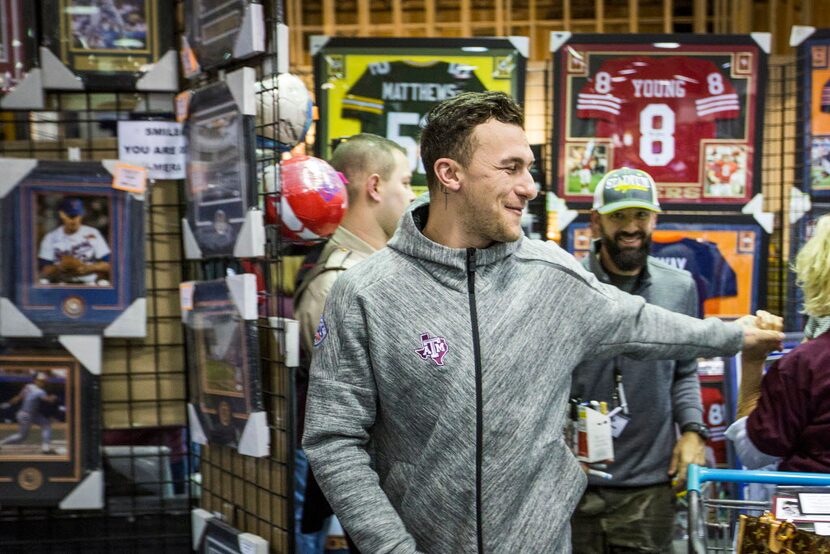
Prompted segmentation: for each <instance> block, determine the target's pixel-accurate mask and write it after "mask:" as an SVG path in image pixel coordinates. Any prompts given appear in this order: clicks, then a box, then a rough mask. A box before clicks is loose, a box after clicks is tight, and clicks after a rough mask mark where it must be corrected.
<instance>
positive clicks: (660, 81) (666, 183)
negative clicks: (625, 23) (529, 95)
mask: <svg viewBox="0 0 830 554" xmlns="http://www.w3.org/2000/svg"><path fill="white" fill-rule="evenodd" d="M760 35H762V36H763V37H766V39H768V38H769V35H766V34H763V33H762V34H760ZM756 39H757V40H760V42H761V44H760V45H759V43H758V42H756ZM767 43H768V40H767V41H766V42H765V41H764V40H762V38H761V37H759V36H758V35H755V34H754V35H753V36H752V37H750V36H720V35H719V36H718V37H717V38H716V39H713V37H712V36H709V35H706V36H704V35H571V34H570V33H552V34H551V49H552V51H553V62H554V105H553V128H554V134H553V148H552V158H553V167H554V176H555V185H554V190H555V191H556V192H557V195H558V196H559V197H561V198H563V199H565V200H566V201H567V202H568V204H569V205H570V204H572V205H574V206H580V205H581V206H584V207H587V206H588V205H589V204H590V202H591V200H592V195H593V191H594V187H595V186H596V184H597V182H598V181H599V179H600V178H601V177H602V175H603V174H604V173H606V172H607V171H609V170H611V169H617V168H620V167H632V168H636V169H641V170H643V171H646V172H647V173H649V174H650V175H651V176H652V177H653V178H654V180H655V181H656V182H657V185H658V187H659V194H660V202H661V203H663V204H664V205H668V206H670V207H672V208H680V207H697V208H700V207H701V205H705V206H706V208H707V209H733V210H734V209H735V207H736V206H739V205H743V204H746V203H747V202H748V201H749V200H750V199H751V198H752V197H753V196H754V195H755V194H756V193H758V192H760V182H761V179H760V177H761V175H760V169H761V152H760V147H761V130H762V122H763V113H764V112H763V104H764V96H763V92H764V89H765V86H766V84H765V83H766V63H767V54H766V50H767Z"/></svg>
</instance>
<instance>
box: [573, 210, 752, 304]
mask: <svg viewBox="0 0 830 554" xmlns="http://www.w3.org/2000/svg"><path fill="white" fill-rule="evenodd" d="M725 219H726V218H723V217H715V216H693V215H679V214H661V215H660V216H659V219H658V221H657V229H655V231H654V233H653V234H652V242H651V255H652V256H654V257H656V258H657V259H659V260H660V261H662V262H664V263H666V264H668V265H671V266H673V267H676V268H678V269H683V270H686V271H688V272H689V273H691V274H692V277H693V278H694V280H695V284H696V285H697V291H698V300H699V301H700V308H701V309H700V311H701V314H702V316H704V317H709V316H716V317H721V318H724V319H736V318H738V317H741V316H743V315H746V314H750V313H753V312H755V310H757V309H758V308H759V307H761V306H763V305H764V304H765V302H764V298H765V295H766V259H767V245H768V236H767V234H766V232H765V231H764V230H763V228H761V226H760V225H758V223H757V222H756V221H755V220H754V219H753V218H752V217H751V216H730V217H729V219H728V223H725V222H724V220H725ZM592 239H593V237H592V234H591V228H590V226H589V224H588V216H587V214H586V215H582V216H580V217H579V218H577V220H576V221H575V222H574V223H572V224H571V225H570V226H569V227H568V229H567V238H566V245H567V249H568V251H569V252H571V253H572V254H574V256H576V257H577V258H582V257H584V256H586V255H589V253H590V252H591V244H592Z"/></svg>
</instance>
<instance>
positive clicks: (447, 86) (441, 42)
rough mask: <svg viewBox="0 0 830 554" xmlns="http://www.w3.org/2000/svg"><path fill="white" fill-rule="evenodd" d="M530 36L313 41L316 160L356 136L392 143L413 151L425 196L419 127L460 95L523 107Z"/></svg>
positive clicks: (418, 184)
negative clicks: (492, 96)
mask: <svg viewBox="0 0 830 554" xmlns="http://www.w3.org/2000/svg"><path fill="white" fill-rule="evenodd" d="M527 51H528V39H527V37H506V38H464V39H461V38H458V39H451V38H446V39H434V38H377V37H372V38H348V37H327V36H314V37H312V38H311V52H312V55H313V57H314V84H315V89H316V99H317V105H318V106H319V109H320V120H319V121H318V122H317V140H316V143H315V144H316V145H317V153H316V155H317V156H319V157H321V158H324V159H329V157H330V156H331V153H332V150H333V148H334V145H336V144H337V143H338V142H339V141H340V140H341V139H344V138H348V137H350V136H352V135H355V134H357V133H361V132H364V133H374V134H376V135H381V136H384V137H386V138H389V139H391V140H393V141H395V142H397V143H398V144H400V145H401V146H402V147H404V148H405V149H406V151H407V156H408V158H409V164H410V169H411V170H412V173H413V174H412V184H413V186H414V187H422V188H421V189H420V190H422V191H425V190H426V175H425V173H424V170H423V167H422V165H421V164H422V162H421V161H420V154H419V149H418V136H419V132H420V125H421V122H422V120H423V117H424V116H425V115H426V113H427V112H428V111H429V110H430V109H431V108H432V107H433V106H435V105H436V104H438V103H439V102H440V101H442V100H445V99H447V98H450V97H452V96H455V95H457V94H459V93H461V92H480V91H484V90H498V91H502V92H505V93H507V94H510V95H511V96H512V97H513V98H514V99H515V100H516V101H517V102H518V103H519V104H522V103H523V102H524V88H525V68H526V65H527Z"/></svg>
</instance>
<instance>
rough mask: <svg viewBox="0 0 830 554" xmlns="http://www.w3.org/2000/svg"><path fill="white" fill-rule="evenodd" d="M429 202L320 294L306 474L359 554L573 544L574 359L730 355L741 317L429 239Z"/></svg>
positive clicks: (518, 254)
mask: <svg viewBox="0 0 830 554" xmlns="http://www.w3.org/2000/svg"><path fill="white" fill-rule="evenodd" d="M427 209H428V206H427V205H424V206H419V207H417V208H415V209H413V210H411V211H409V212H407V213H406V214H405V215H404V218H403V220H402V224H401V228H400V229H399V230H398V232H397V233H396V234H395V236H394V237H393V238H392V240H391V241H390V243H389V246H388V247H387V248H385V249H383V250H381V251H379V252H377V253H376V254H374V255H372V256H371V257H370V258H368V259H367V260H365V261H363V262H361V263H359V264H358V265H356V266H355V267H353V268H351V269H350V270H348V271H346V272H345V273H344V274H343V275H341V277H340V278H339V279H338V280H337V282H336V283H335V285H334V288H333V289H332V291H331V294H330V295H329V297H328V300H327V303H326V308H325V311H324V315H323V318H322V319H321V323H320V326H319V328H318V330H317V333H316V336H315V342H316V343H317V346H316V348H315V353H314V359H313V362H312V366H311V383H310V388H309V393H308V405H307V413H306V424H305V437H304V441H303V446H304V448H305V450H306V453H307V455H308V458H309V460H310V462H311V466H312V469H313V470H314V475H315V477H316V478H317V481H318V482H319V483H320V487H321V488H322V490H323V492H324V493H325V494H326V497H327V498H328V500H329V501H330V503H331V505H332V507H333V508H334V511H335V513H336V514H337V516H338V518H339V519H340V521H341V523H342V524H343V526H344V527H345V528H346V530H347V531H348V532H349V534H350V535H351V536H352V537H353V538H354V540H355V542H356V543H357V545H358V547H359V548H360V550H361V551H362V552H364V553H365V554H373V553H376V552H384V553H385V552H394V553H410V552H416V551H420V552H431V553H442V554H443V553H449V552H476V551H479V552H481V551H484V552H505V553H514V552H557V553H561V552H570V530H569V520H570V516H571V512H572V511H573V509H574V506H575V505H576V503H577V501H578V499H579V497H580V495H581V494H582V491H583V489H584V487H585V476H584V474H583V472H582V470H581V469H580V467H579V465H578V464H577V463H576V461H575V459H574V457H573V456H572V455H571V453H570V451H569V450H568V448H567V446H566V445H565V443H564V441H563V437H562V429H563V425H564V419H565V416H566V407H567V401H568V393H569V391H570V385H571V372H572V371H573V370H574V368H575V367H576V366H577V364H579V363H580V362H581V361H583V360H586V359H589V358H607V357H611V356H615V355H618V354H622V353H626V354H628V355H631V356H639V357H643V358H654V359H661V358H674V359H683V358H691V357H695V356H715V355H732V354H734V353H736V352H737V351H738V350H739V348H740V346H741V343H742V332H741V329H740V327H739V326H738V325H736V324H728V323H723V322H721V321H720V320H716V319H709V320H705V321H701V320H697V319H694V318H690V317H687V316H683V315H679V314H674V313H671V312H669V311H667V310H664V309H662V308H659V307H656V306H650V305H647V304H646V303H645V302H644V301H643V300H642V298H638V297H634V296H630V295H628V294H625V293H622V292H620V291H619V290H617V289H616V288H615V287H611V286H607V285H603V284H601V283H599V281H597V279H596V278H595V277H594V276H593V275H592V274H590V273H589V272H587V271H585V270H584V269H583V268H582V267H581V266H580V265H579V263H578V262H577V261H576V260H574V259H573V258H572V257H571V256H570V255H569V254H567V253H566V252H564V251H563V250H561V249H560V248H559V247H557V246H555V245H553V244H552V243H543V242H539V241H532V240H529V239H525V238H522V239H520V240H518V241H516V242H513V243H498V244H494V245H493V246H491V247H490V248H487V249H484V250H473V249H469V250H459V249H452V248H447V247H445V246H442V245H439V244H436V243H434V242H432V241H430V240H429V239H427V238H426V237H425V236H424V235H423V234H422V233H421V231H420V229H421V228H423V225H424V223H425V221H426V215H427Z"/></svg>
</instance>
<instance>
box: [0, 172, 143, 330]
mask: <svg viewBox="0 0 830 554" xmlns="http://www.w3.org/2000/svg"><path fill="white" fill-rule="evenodd" d="M0 164H2V167H3V173H2V174H1V175H0V216H2V220H3V221H4V222H5V223H4V225H2V228H0V268H2V269H0V336H7V337H11V336H14V337H20V336H42V335H45V334H49V335H63V334H76V335H83V334H95V335H97V334H100V335H104V336H111V337H143V336H144V334H145V328H146V325H145V321H146V300H145V293H144V290H145V289H144V201H143V198H142V197H139V196H137V195H135V194H133V193H130V192H126V191H124V190H119V189H116V188H114V180H113V175H112V173H111V169H113V167H114V165H115V164H114V163H113V162H109V161H105V162H49V161H37V160H29V159H11V158H3V159H0Z"/></svg>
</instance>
